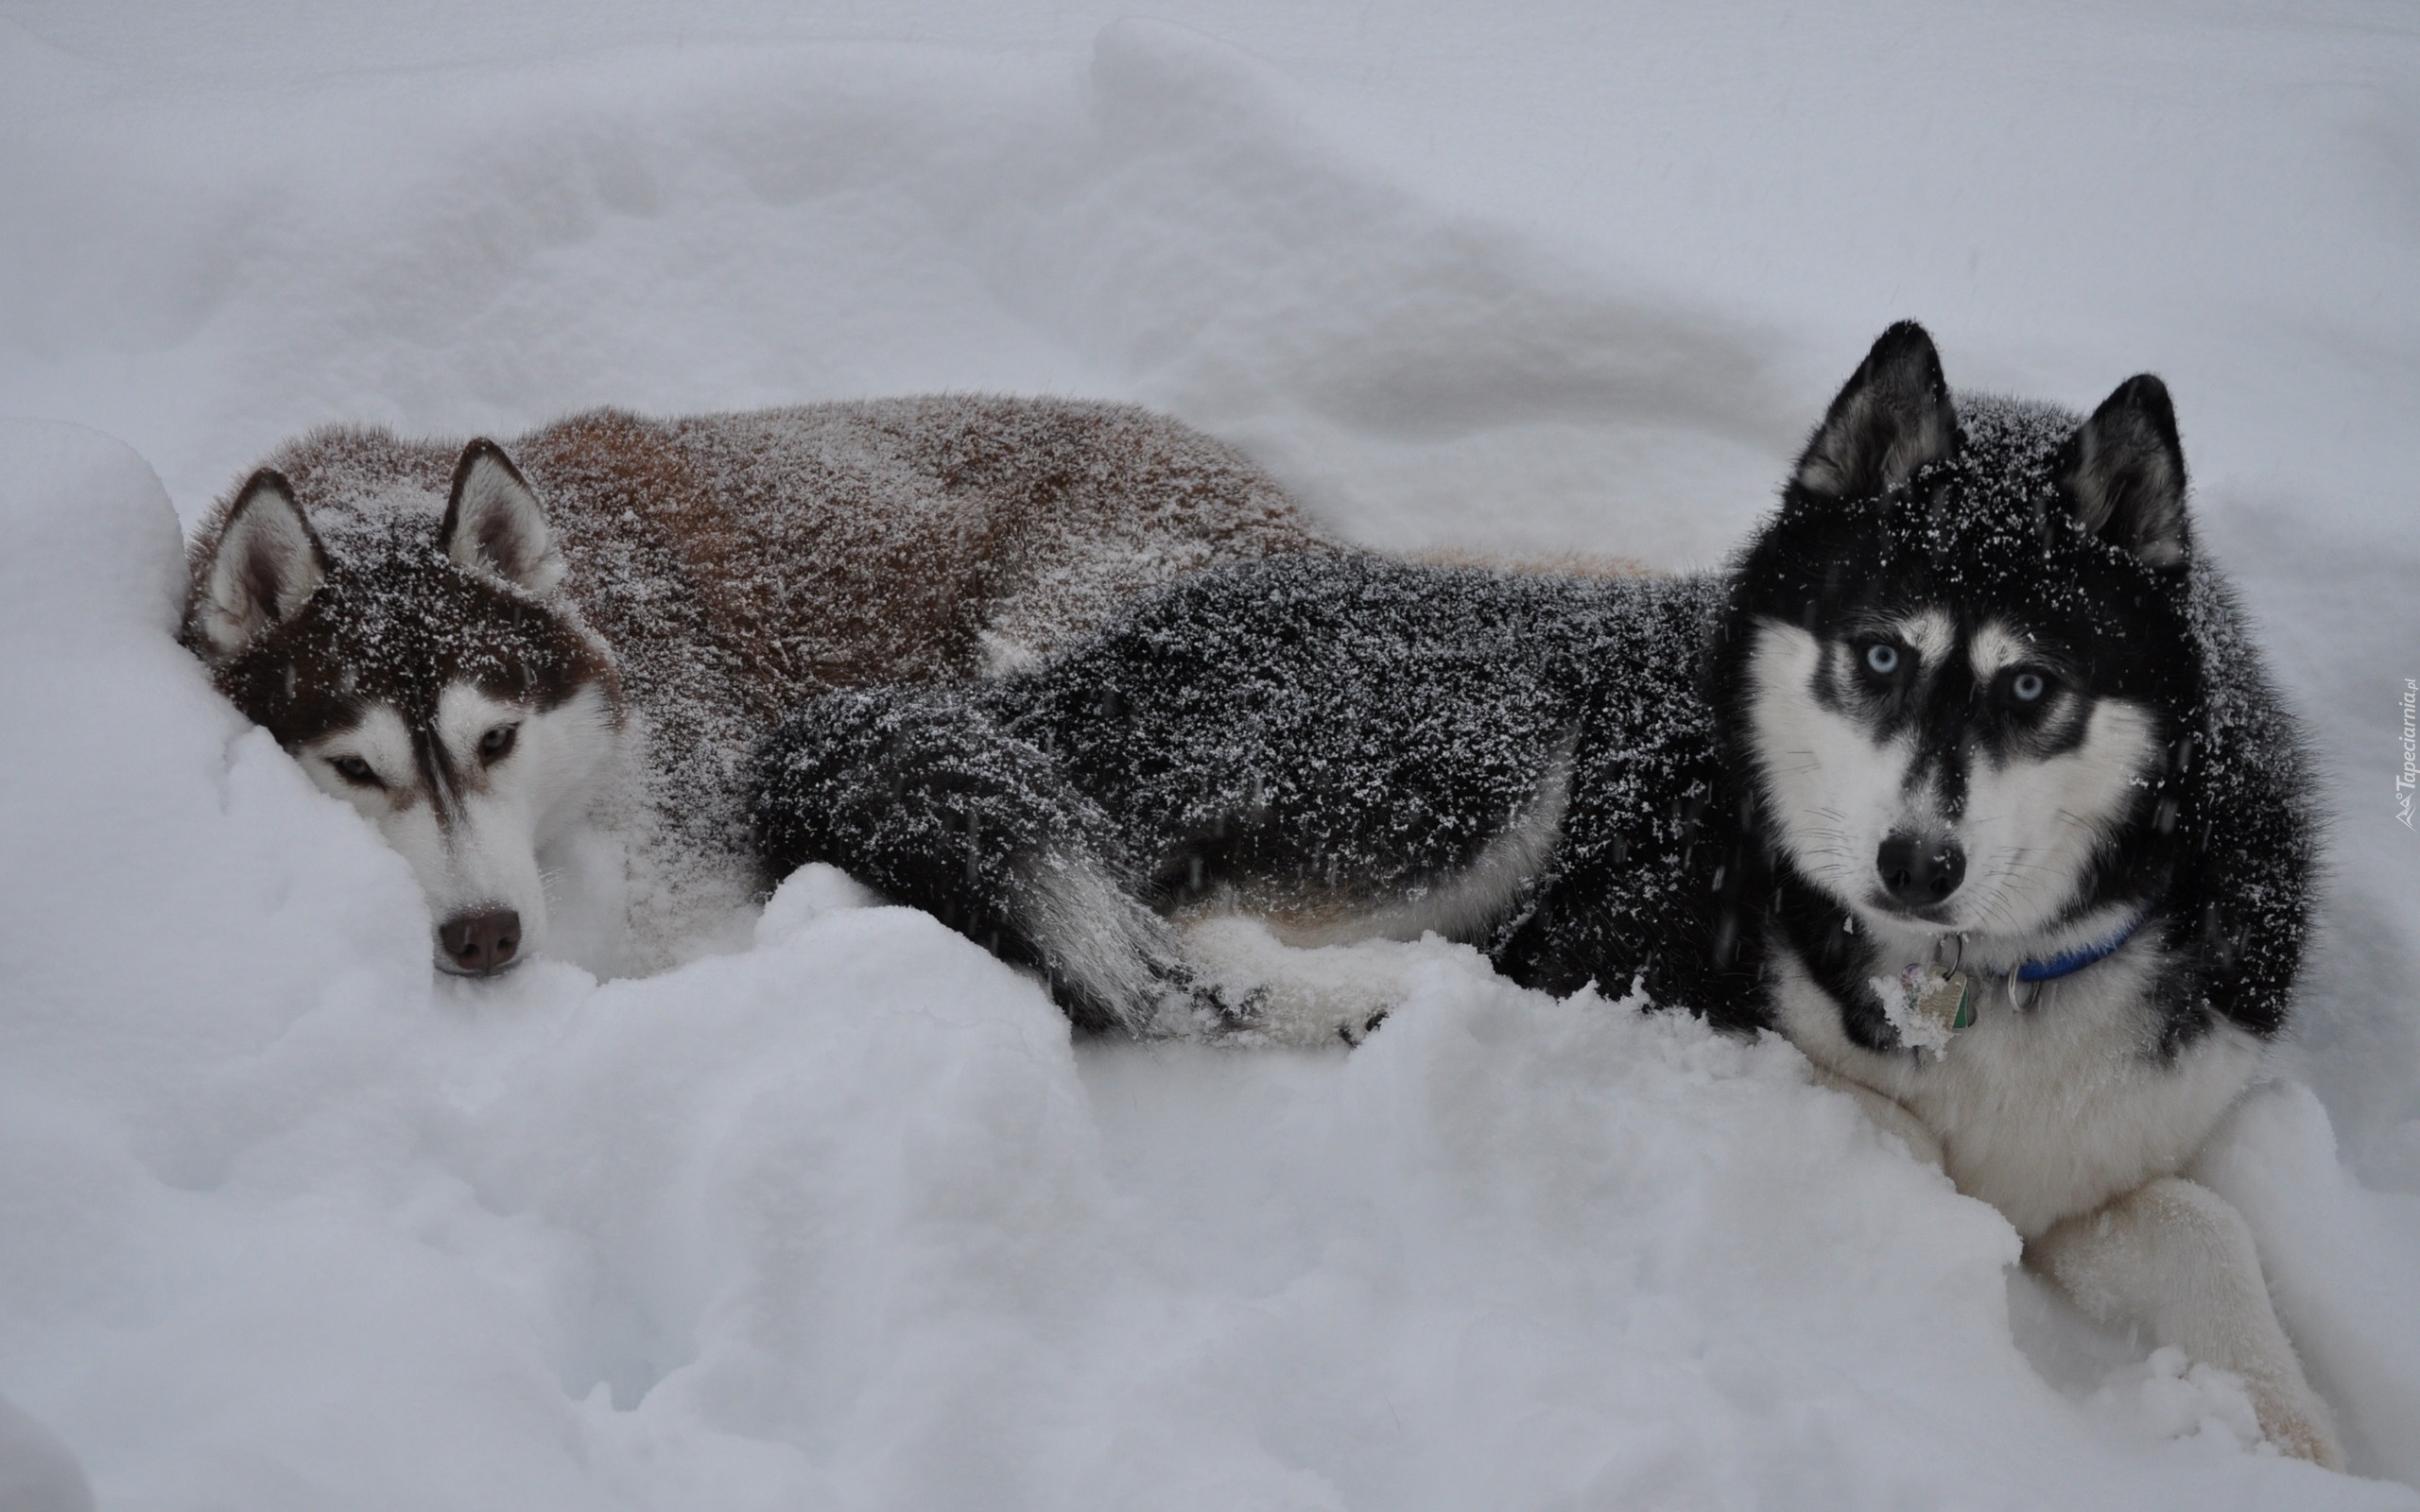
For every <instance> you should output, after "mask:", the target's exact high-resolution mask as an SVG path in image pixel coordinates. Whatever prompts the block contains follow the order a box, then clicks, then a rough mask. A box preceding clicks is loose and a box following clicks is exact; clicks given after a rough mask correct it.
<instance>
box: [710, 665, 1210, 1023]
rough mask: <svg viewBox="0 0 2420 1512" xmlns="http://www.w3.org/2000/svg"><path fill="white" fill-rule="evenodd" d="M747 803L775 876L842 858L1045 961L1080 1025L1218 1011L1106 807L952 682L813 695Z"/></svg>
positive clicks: (762, 767)
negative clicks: (1149, 898)
mask: <svg viewBox="0 0 2420 1512" xmlns="http://www.w3.org/2000/svg"><path fill="white" fill-rule="evenodd" d="M750 813H751V817H752V822H753V824H754V826H755V831H756V841H757V846H758V850H759V853H760V855H761V856H762V857H763V859H764V861H765V864H766V867H767V868H768V869H769V871H770V873H771V874H772V875H773V876H775V877H784V876H787V875H788V874H789V873H790V872H792V871H794V870H796V869H797V868H800V867H802V866H804V865H805V864H806V863H808V862H811V861H821V862H826V863H829V864H830V865H832V866H836V867H838V868H840V869H841V870H843V871H846V872H848V873H849V874H850V875H852V876H854V877H856V879H857V880H858V881H860V882H862V883H864V884H866V885H868V886H871V887H873V888H874V889H875V890H876V891H878V892H882V893H885V894H887V895H889V896H890V898H891V899H892V900H894V901H895V902H902V903H906V904H908V905H909V906H910V907H915V908H922V909H924V910H925V911H926V912H928V913H930V914H932V915H934V916H935V917H936V918H938V919H941V920H942V922H943V923H945V924H947V925H949V926H950V927H951V928H953V929H956V930H957V931H959V933H960V934H962V935H964V936H967V937H968V938H970V939H972V940H974V941H976V942H977V944H980V945H982V946H984V947H986V948H987V949H989V950H990V951H991V952H992V953H993V954H995V955H997V956H999V957H1000V958H1002V959H1003V960H1007V961H1010V962H1012V963H1014V964H1017V965H1020V966H1029V967H1032V968H1034V969H1036V970H1038V971H1041V972H1042V974H1043V976H1044V977H1045V978H1046V980H1047V981H1048V982H1049V984H1050V988H1051V994H1052V996H1053V997H1055V998H1056V999H1057V1000H1058V1002H1059V1004H1060V1005H1061V1006H1062V1007H1063V1008H1064V1009H1065V1010H1066V1012H1067V1016H1068V1017H1069V1018H1070V1019H1073V1020H1074V1021H1075V1022H1076V1023H1077V1025H1078V1026H1079V1027H1080V1028H1085V1029H1090V1030H1096V1031H1098V1030H1106V1029H1123V1030H1126V1031H1128V1032H1130V1033H1135V1034H1146V1033H1155V1032H1157V1033H1164V1032H1169V1031H1183V1030H1187V1029H1191V1030H1199V1029H1201V1028H1204V1027H1210V1026H1211V1025H1210V1024H1205V1023H1203V1022H1200V1021H1201V1018H1202V1017H1203V1016H1204V1015H1205V1014H1210V1015H1217V1014H1219V1012H1220V1011H1221V1010H1219V1006H1218V1005H1217V1002H1216V999H1215V997H1214V996H1213V995H1211V994H1210V993H1208V992H1207V991H1206V990H1203V989H1200V988H1196V986H1195V984H1194V978H1193V974H1192V973H1191V972H1190V971H1187V969H1186V968H1185V967H1184V964H1183V962H1182V960H1181V959H1180V957H1179V954H1178V946H1177V941H1176V937H1175V935H1174V932H1173V931H1172V930H1171V929H1170V928H1169V926H1168V924H1167V920H1165V919H1162V918H1160V916H1159V915H1158V914H1156V913H1155V912H1153V911H1152V910H1151V909H1150V907H1149V906H1148V905H1146V904H1145V903H1144V902H1143V901H1142V897H1141V895H1140V891H1139V888H1138V887H1137V885H1136V880H1135V877H1134V874H1133V869H1132V867H1131V866H1130V865H1129V864H1128V861H1127V858H1126V857H1125V855H1124V854H1123V852H1122V850H1121V848H1120V847H1119V846H1118V844H1117V842H1116V838H1115V830H1114V829H1113V828H1112V826H1111V824H1110V822H1109V818H1108V816H1107V815H1106V814H1104V813H1103V812H1102V811H1101V809H1100V806H1099V805H1098V804H1097V803H1095V802H1093V801H1092V800H1091V799H1088V798H1086V797H1085V796H1084V795H1083V794H1081V793H1080V792H1078V791H1077V790H1076V789H1075V788H1074V786H1073V785H1072V784H1070V783H1069V782H1068V781H1067V779H1066V776H1065V774H1064V773H1063V772H1062V771H1061V769H1060V767H1059V765H1058V764H1057V763H1056V762H1054V761H1052V760H1051V758H1050V757H1049V755H1048V754H1047V753H1046V752H1045V751H1043V750H1042V749H1041V748H1039V747H1035V746H1033V745H1031V744H1029V743H1028V742H1025V741H1022V740H1017V739H1015V738H1013V737H1011V736H1009V735H1007V734H1004V733H1003V732H1002V731H1001V730H999V729H998V727H996V726H995V725H994V724H993V723H992V722H991V720H989V719H988V718H986V717H985V716H984V715H983V714H982V713H980V712H978V711H977V710H976V709H974V708H972V707H970V706H969V705H968V704H967V702H966V701H965V700H964V699H963V698H961V697H959V696H955V695H952V694H950V693H947V692H943V691H940V690H935V689H926V688H899V687H892V688H870V689H862V690H857V691H854V692H849V693H836V694H831V695H828V696H824V697H821V698H818V699H815V700H813V701H811V702H809V703H807V704H804V705H803V706H801V707H800V708H799V709H797V710H796V711H794V712H793V713H791V714H790V716H789V717H788V718H787V719H786V720H784V721H783V722H782V725H781V727H780V728H779V729H777V730H774V732H773V734H772V735H771V737H770V738H769V740H768V741H767V742H766V744H765V746H764V747H763V749H762V750H761V751H760V753H759V755H758V759H757V765H756V769H755V773H754V784H753V791H752V795H751V802H750Z"/></svg>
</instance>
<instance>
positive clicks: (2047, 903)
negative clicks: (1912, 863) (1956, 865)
mask: <svg viewBox="0 0 2420 1512" xmlns="http://www.w3.org/2000/svg"><path fill="white" fill-rule="evenodd" d="M2157 730H2158V726H2157V723H2156V721H2154V720H2153V719H2152V715H2151V713H2150V711H2148V710H2146V709H2144V708H2143V707H2142V706H2141V705H2140V704H2136V703H2131V702H2128V701H2126V700H2124V699H2118V698H2102V699H2100V700H2099V701H2098V702H2096V703H2095V704H2094V705H2093V706H2092V713H2091V714H2090V716H2089V719H2088V722H2087V723H2086V724H2085V726H2084V735H2083V744H2082V745H2080V746H2078V747H2076V748H2075V749H2073V750H2068V751H2062V752H2061V753H2059V754H2058V755H2056V756H2051V757H2048V758H2044V759H2040V760H2035V759H2031V758H2028V757H2024V756H2016V757H2013V758H2012V759H2011V760H2010V761H2009V762H2008V764H2007V765H2005V766H1995V765H1993V764H1992V763H1990V762H1987V761H1978V762H1976V763H1975V764H1974V766H1973V768H1972V770H1970V771H1969V772H1968V774H1967V780H1966V784H1967V785H1966V812H1965V814H1964V815H1963V816H1962V817H1961V818H1960V820H1959V823H1958V827H1957V832H1956V833H1957V834H1958V837H1959V840H1960V843H1961V844H1962V845H1963V846H1964V847H1965V848H1966V882H1965V885H1963V886H1962V887H1961V888H1960V889H1959V892H1958V895H1957V897H1956V898H1955V899H1954V900H1953V901H1954V902H1955V903H1956V906H1957V911H1958V916H1959V918H1960V919H1961V920H1962V921H1965V922H1966V927H1969V928H1974V929H1979V930H1981V931H1983V932H1985V933H1988V934H1994V935H2025V934H2031V933H2032V932H2034V931H2037V930H2040V929H2042V928H2044V927H2046V926H2048V924H2049V923H2050V921H2051V920H2052V919H2054V918H2055V917H2056V916H2057V915H2058V913H2059V912H2060V910H2062V909H2063V908H2065V907H2066V906H2067V905H2068V904H2069V903H2071V902H2073V901H2074V899H2075V895H2076V889H2077V886H2078V885H2079V883H2080V882H2081V881H2082V878H2083V868H2084V866H2085V864H2086V863H2087V862H2088V861H2090V860H2091V858H2092V853H2093V851H2094V849H2095V848H2096V847H2097V846H2098V845H2099V843H2100V839H2101V837H2102V836H2103V835H2104V834H2106V833H2108V831H2109V828H2110V826H2112V825H2113V824H2115V823H2117V822H2118V820H2120V819H2121V818H2123V817H2124V816H2125V815H2126V812H2127V811H2128V810H2129V809H2130V808H2132V807H2133V806H2134V804H2135V800H2136V799H2137V798H2138V797H2139V796H2140V792H2141V783H2142V782H2143V778H2144V774H2145V773H2146V772H2147V771H2148V770H2149V769H2150V768H2151V766H2152V765H2153V762H2154V760H2155V758H2156V757H2157V755H2158V749H2159V743H2158V740H2157V738H2156V734H2157Z"/></svg>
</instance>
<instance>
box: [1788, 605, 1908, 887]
mask: <svg viewBox="0 0 2420 1512" xmlns="http://www.w3.org/2000/svg"><path fill="white" fill-rule="evenodd" d="M1755 636H1756V644H1755V649H1754V650H1753V651H1752V652H1751V653H1750V655H1749V659H1748V679H1749V686H1750V687H1751V689H1752V690H1753V694H1752V696H1751V697H1750V699H1749V727H1750V737H1751V745H1752V748H1753V750H1754V751H1755V757H1756V765H1757V766H1758V767H1759V768H1760V769H1761V771H1762V773H1763V775H1764V779H1765V794H1764V797H1765V800H1766V818H1767V821H1768V822H1769V823H1771V824H1772V826H1773V827H1774V830H1775V833H1776V837H1777V838H1778V840H1779V841H1780V843H1781V849H1782V850H1783V851H1785V852H1786V853H1787V854H1788V855H1789V858H1790V860H1791V861H1792V862H1793V863H1795V864H1796V866H1797V867H1798V869H1799V870H1800V871H1801V872H1803V873H1805V874H1806V877H1807V879H1808V880H1809V881H1811V882H1813V883H1815V884H1816V885H1819V886H1821V887H1823V888H1824V890H1825V891H1827V892H1829V893H1831V894H1832V895H1833V896H1834V897H1835V898H1837V899H1839V900H1840V901H1841V902H1844V903H1848V904H1850V905H1851V906H1853V907H1854V906H1861V905H1862V904H1863V902H1864V900H1865V898H1866V896H1867V895H1868V894H1869V893H1871V892H1872V891H1873V890H1874V857H1875V852H1876V850H1877V849H1878V848H1879V847H1880V846H1881V843H1882V837H1883V836H1884V835H1886V834H1888V833H1890V832H1891V830H1892V828H1893V826H1894V825H1895V824H1897V823H1899V822H1900V819H1901V817H1902V816H1903V814H1904V813H1905V810H1906V793H1905V791H1904V789H1905V786H1906V781H1907V772H1908V766H1909V764H1910V761H1912V760H1913V758H1914V753H1915V743H1914V740H1913V738H1912V737H1911V736H1909V735H1906V734H1902V735H1899V736H1897V737H1895V738H1893V739H1889V740H1884V739H1879V738H1877V737H1876V734H1875V732H1874V731H1873V730H1869V729H1868V728H1867V727H1866V726H1865V725H1864V724H1862V723H1861V722H1859V721H1858V720H1856V719H1854V718H1851V717H1850V716H1848V715H1847V714H1845V713H1840V712H1838V711H1835V710H1831V709H1826V708H1824V706H1823V705H1822V704H1821V703H1819V702H1817V701H1816V697H1815V679H1816V675H1817V673H1818V672H1819V671H1821V670H1822V667H1823V664H1824V657H1825V656H1826V655H1827V654H1828V651H1827V648H1826V646H1825V644H1824V642H1822V641H1819V640H1817V639H1816V638H1815V637H1814V636H1812V635H1809V634H1807V633H1806V631H1805V630H1802V629H1800V628H1799V627H1796V626H1794V625H1783V624H1779V623H1771V622H1769V623H1766V624H1763V625H1760V626H1758V627H1756V630H1755ZM1910 644H1913V643H1912V641H1911V642H1910Z"/></svg>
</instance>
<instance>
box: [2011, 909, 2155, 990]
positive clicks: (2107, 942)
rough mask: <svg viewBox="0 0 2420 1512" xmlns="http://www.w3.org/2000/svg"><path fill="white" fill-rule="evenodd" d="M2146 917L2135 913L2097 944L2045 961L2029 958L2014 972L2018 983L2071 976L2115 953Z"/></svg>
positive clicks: (2048, 980) (2045, 980) (2049, 980)
mask: <svg viewBox="0 0 2420 1512" xmlns="http://www.w3.org/2000/svg"><path fill="white" fill-rule="evenodd" d="M2149 917H2150V916H2149V915H2148V914H2136V915H2135V917H2134V918H2132V919H2128V920H2126V922H2125V923H2123V924H2121V925H2119V926H2118V933H2116V934H2115V935H2112V936H2109V937H2108V938H2107V939H2104V940H2102V941H2101V942H2100V943H2099V944H2098V945H2084V946H2081V947H2079V948H2077V949H2075V950H2071V951H2069V952H2067V953H2066V954H2065V955H2053V956H2051V957H2050V958H2049V959H2048V960H2047V961H2028V962H2026V963H2025V964H2024V965H2022V966H2020V967H2018V968H2017V969H2016V971H2014V973H2013V975H2014V979H2015V980H2017V981H2019V982H2055V981H2057V980H2058V979H2059V978H2061V977H2063V976H2073V975H2075V974H2076V973H2077V972H2078V971H2083V969H2084V968H2085V967H2087V966H2090V965H2092V964H2093V963H2094V962H2096V961H2100V960H2106V959H2107V958H2108V957H2110V956H2112V955H2115V954H2118V947H2119V946H2121V945H2123V944H2125V943H2126V942H2127V941H2128V940H2130V939H2133V938H2134V937H2135V931H2136V930H2138V929H2140V928H2142V927H2143V920H2144V919H2146V918H2149Z"/></svg>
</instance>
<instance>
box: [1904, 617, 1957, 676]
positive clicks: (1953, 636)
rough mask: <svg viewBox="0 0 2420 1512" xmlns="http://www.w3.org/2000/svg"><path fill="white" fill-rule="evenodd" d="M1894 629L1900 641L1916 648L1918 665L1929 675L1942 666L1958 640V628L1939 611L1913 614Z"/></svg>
mask: <svg viewBox="0 0 2420 1512" xmlns="http://www.w3.org/2000/svg"><path fill="white" fill-rule="evenodd" d="M1892 628H1893V630H1894V631H1896V632H1897V634H1898V636H1899V639H1901V640H1903V641H1905V642H1907V643H1908V644H1910V645H1911V646H1913V647H1915V651H1916V659H1917V664H1918V666H1919V667H1920V669H1921V670H1922V671H1924V672H1926V673H1927V674H1929V673H1931V672H1933V671H1934V670H1935V669H1937V668H1938V667H1939V666H1940V665H1941V663H1942V659H1943V658H1945V657H1946V656H1948V655H1949V648H1950V646H1952V645H1953V644H1956V643H1957V640H1958V627H1957V626H1955V625H1952V624H1951V623H1950V621H1949V616H1948V615H1946V614H1945V613H1943V612H1942V611H1941V610H1937V609H1928V610H1925V611H1924V612H1923V613H1921V614H1911V615H1910V616H1908V617H1907V618H1906V619H1903V620H1901V621H1899V622H1898V623H1897V624H1896V625H1894V626H1893V627H1892Z"/></svg>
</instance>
